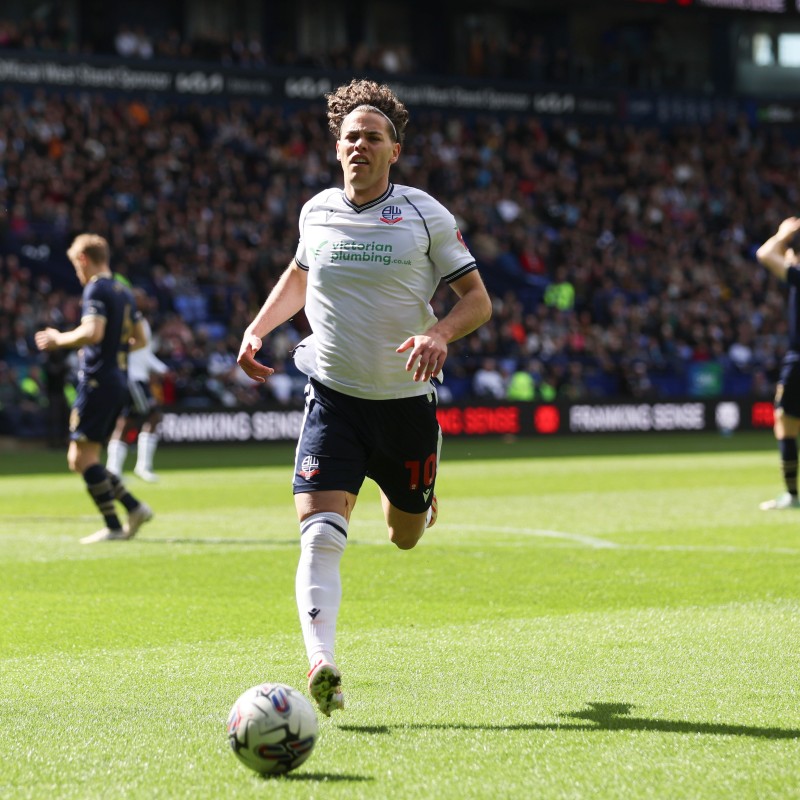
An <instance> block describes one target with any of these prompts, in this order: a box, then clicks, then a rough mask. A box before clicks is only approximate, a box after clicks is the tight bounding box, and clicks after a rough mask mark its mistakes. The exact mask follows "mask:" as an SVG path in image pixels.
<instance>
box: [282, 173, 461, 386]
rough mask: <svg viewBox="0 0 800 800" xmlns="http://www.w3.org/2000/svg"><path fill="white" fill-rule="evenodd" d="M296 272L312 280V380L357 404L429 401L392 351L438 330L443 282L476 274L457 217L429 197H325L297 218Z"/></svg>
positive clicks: (407, 190) (392, 193)
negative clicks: (359, 201)
mask: <svg viewBox="0 0 800 800" xmlns="http://www.w3.org/2000/svg"><path fill="white" fill-rule="evenodd" d="M295 261H296V262H297V265H298V266H299V267H300V268H301V269H304V270H307V271H308V289H307V293H306V306H305V312H306V317H307V318H308V321H309V324H310V325H311V330H312V331H313V332H314V339H315V341H316V350H317V363H316V370H315V375H314V377H315V378H316V379H317V380H319V381H320V383H322V384H323V385H325V386H328V387H330V388H331V389H335V390H336V391H338V392H342V393H343V394H347V395H351V396H353V397H362V398H367V399H373V400H391V399H396V398H401V397H414V396H416V395H421V394H426V393H427V392H429V391H430V386H429V385H428V383H427V382H425V381H420V382H418V383H417V382H415V381H414V380H413V372H407V371H406V369H405V364H406V361H407V360H408V352H405V353H397V352H395V351H396V350H397V348H398V347H399V346H400V345H401V344H402V343H403V342H404V341H405V340H406V339H407V338H408V337H409V336H415V335H418V334H422V333H424V332H425V331H426V330H428V329H429V328H430V327H431V326H432V325H434V324H435V323H436V317H435V315H434V313H433V309H432V308H431V305H430V300H431V298H432V297H433V293H434V291H435V290H436V287H437V286H438V284H439V281H440V280H445V281H447V282H448V283H451V282H452V281H455V280H458V278H461V277H462V276H464V275H466V274H467V273H468V272H471V271H472V270H473V269H476V264H475V259H474V257H473V256H472V254H471V253H470V252H469V250H468V249H467V246H466V244H464V240H463V239H462V238H461V234H460V232H459V230H458V226H457V224H456V221H455V217H453V215H452V214H451V213H450V212H449V211H447V209H446V208H445V207H444V206H443V205H442V204H441V203H439V202H438V201H437V200H434V198H433V197H431V196H430V195H429V194H426V193H425V192H423V191H421V190H419V189H413V188H411V187H409V186H398V185H395V184H392V183H390V184H389V188H388V189H387V191H386V192H385V193H384V194H383V195H382V196H381V197H379V198H378V199H377V200H373V201H372V202H370V203H366V204H365V205H363V206H356V205H354V204H353V203H351V202H350V200H348V199H347V196H346V195H345V193H344V191H343V190H342V189H326V190H325V191H323V192H320V193H319V194H318V195H316V196H315V197H313V198H311V200H309V201H308V202H307V203H306V204H305V205H304V206H303V209H302V211H301V212H300V242H299V244H298V246H297V253H296V254H295Z"/></svg>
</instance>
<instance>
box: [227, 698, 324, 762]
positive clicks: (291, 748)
mask: <svg viewBox="0 0 800 800" xmlns="http://www.w3.org/2000/svg"><path fill="white" fill-rule="evenodd" d="M318 734H319V726H318V724H317V715H316V712H315V711H314V709H313V708H312V706H311V703H309V702H308V700H306V698H305V697H304V696H303V695H302V694H300V692H298V691H297V690H296V689H292V687H291V686H286V685H285V684H283V683H262V684H261V685H260V686H254V687H253V688H252V689H248V690H247V691H246V692H245V693H244V694H243V695H242V696H241V697H240V698H239V699H238V700H237V701H236V702H235V703H234V704H233V708H232V709H231V712H230V714H228V741H229V742H230V745H231V749H232V750H233V752H234V753H235V754H236V757H237V758H238V759H239V760H240V761H241V762H242V763H243V764H245V765H246V766H248V767H250V769H252V770H255V771H256V772H258V773H259V774H261V775H281V774H283V773H285V772H289V770H292V769H294V768H295V767H298V766H300V764H302V763H303V762H304V761H305V760H306V759H307V758H308V757H309V756H310V755H311V751H312V750H313V749H314V745H315V744H316V743H317V736H318Z"/></svg>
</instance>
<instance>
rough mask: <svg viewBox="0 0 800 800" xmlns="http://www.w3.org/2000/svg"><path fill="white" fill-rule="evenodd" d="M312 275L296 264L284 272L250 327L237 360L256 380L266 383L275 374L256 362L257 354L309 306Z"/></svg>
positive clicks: (245, 333) (245, 334)
mask: <svg viewBox="0 0 800 800" xmlns="http://www.w3.org/2000/svg"><path fill="white" fill-rule="evenodd" d="M307 285H308V272H307V271H306V270H304V269H301V268H300V267H299V266H297V262H296V261H295V260H294V259H292V263H291V264H289V266H288V267H287V268H286V269H285V270H284V272H283V274H282V275H281V277H280V278H279V279H278V282H277V283H276V284H275V287H274V288H273V290H272V291H271V292H270V293H269V297H267V299H266V300H265V301H264V305H263V306H261V310H260V311H259V312H258V314H256V316H255V318H254V319H253V321H252V322H251V323H250V324H249V325H248V326H247V328H246V329H245V332H244V336H243V337H242V345H241V347H240V348H239V356H238V358H237V359H236V360H237V362H238V364H239V366H240V367H241V368H242V369H243V370H244V371H245V373H246V374H247V375H248V376H249V377H251V378H252V379H253V380H254V381H258V382H259V383H264V381H265V380H266V379H267V378H268V377H269V376H270V375H272V373H273V372H274V371H275V370H274V369H272V368H271V367H266V366H264V365H263V364H259V362H258V361H256V358H255V356H256V353H257V352H258V351H259V350H260V349H261V340H262V339H263V338H264V336H266V335H267V334H268V333H269V332H270V331H272V330H275V328H277V327H278V326H279V325H282V324H283V323H284V322H286V320H287V319H291V318H292V317H293V316H294V315H295V314H296V313H297V312H298V311H299V310H300V309H301V308H302V307H303V306H304V305H305V304H306V286H307Z"/></svg>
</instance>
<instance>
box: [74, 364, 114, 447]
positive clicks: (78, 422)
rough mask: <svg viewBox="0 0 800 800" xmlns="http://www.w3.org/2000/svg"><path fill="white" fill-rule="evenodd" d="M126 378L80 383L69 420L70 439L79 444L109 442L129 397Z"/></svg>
mask: <svg viewBox="0 0 800 800" xmlns="http://www.w3.org/2000/svg"><path fill="white" fill-rule="evenodd" d="M127 392H128V387H127V386H126V384H125V380H124V378H121V377H118V376H116V375H113V376H104V377H103V379H102V381H98V380H97V379H96V378H91V379H89V380H87V381H79V383H78V391H77V395H76V397H75V402H74V403H73V405H72V412H71V413H70V417H69V438H70V439H72V440H73V441H75V442H100V443H101V444H104V443H105V442H107V441H108V438H109V436H111V432H112V431H113V430H114V425H115V424H116V422H117V417H118V416H119V413H120V411H121V410H122V406H123V404H124V403H125V398H126V397H127Z"/></svg>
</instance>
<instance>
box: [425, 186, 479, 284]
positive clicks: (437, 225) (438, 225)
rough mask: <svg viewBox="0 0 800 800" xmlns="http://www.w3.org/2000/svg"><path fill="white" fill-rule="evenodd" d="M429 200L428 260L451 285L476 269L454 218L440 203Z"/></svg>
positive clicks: (472, 257) (473, 259) (473, 258)
mask: <svg viewBox="0 0 800 800" xmlns="http://www.w3.org/2000/svg"><path fill="white" fill-rule="evenodd" d="M431 200H432V203H431V206H432V210H431V214H430V216H429V218H428V219H427V225H428V231H429V233H430V237H431V249H430V254H429V255H430V259H431V261H433V263H434V264H435V266H436V272H437V274H438V275H439V277H440V278H441V279H443V280H445V281H447V283H452V282H453V281H455V280H458V279H459V278H461V277H462V276H464V275H466V274H467V273H468V272H472V270H474V269H477V264H476V263H475V257H474V256H473V255H472V253H471V252H470V251H469V248H468V247H467V244H466V242H465V241H464V237H463V236H462V235H461V231H460V230H459V229H458V223H457V222H456V218H455V217H454V216H453V215H452V214H451V213H450V212H449V211H448V210H447V209H446V208H445V207H444V206H443V205H442V204H441V203H439V202H438V201H436V200H433V199H432V198H431Z"/></svg>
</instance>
